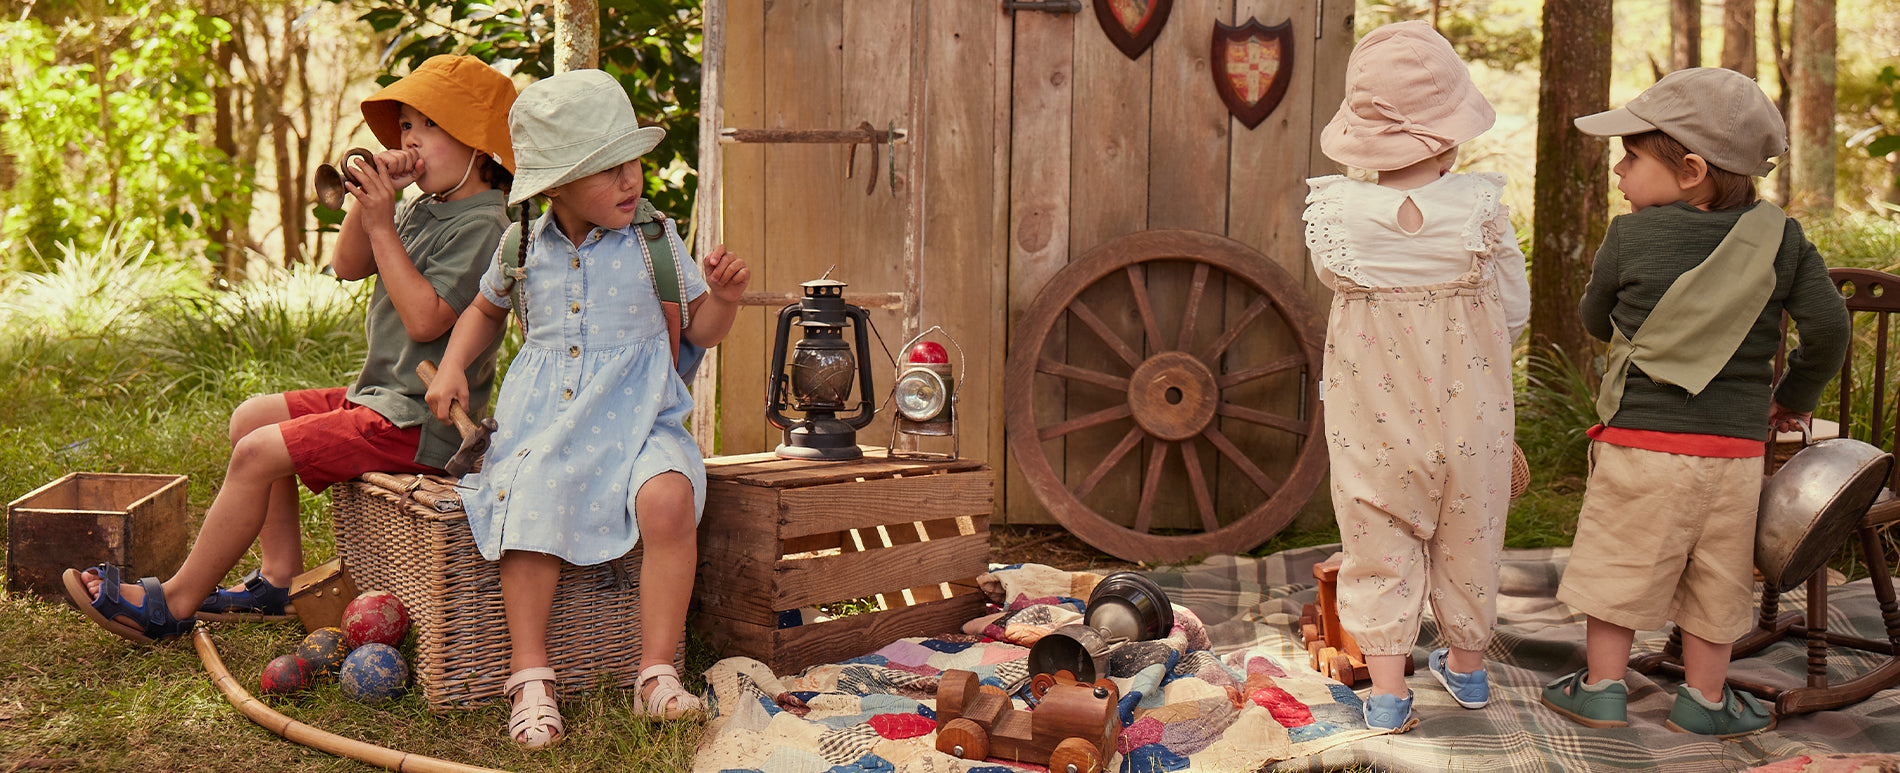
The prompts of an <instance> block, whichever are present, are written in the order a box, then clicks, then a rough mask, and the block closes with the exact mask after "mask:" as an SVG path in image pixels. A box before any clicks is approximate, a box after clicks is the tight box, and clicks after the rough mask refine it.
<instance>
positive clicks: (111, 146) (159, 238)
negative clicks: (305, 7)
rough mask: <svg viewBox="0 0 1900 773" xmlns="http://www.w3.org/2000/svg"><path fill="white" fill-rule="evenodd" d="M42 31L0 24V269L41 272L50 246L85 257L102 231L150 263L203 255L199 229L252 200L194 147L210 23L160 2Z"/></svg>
mask: <svg viewBox="0 0 1900 773" xmlns="http://www.w3.org/2000/svg"><path fill="white" fill-rule="evenodd" d="M110 7H111V11H110V13H112V14H114V15H111V16H105V15H100V16H75V17H73V18H71V19H69V20H67V21H64V22H61V23H60V25H59V27H57V28H54V27H49V26H48V25H47V24H46V23H43V22H41V21H39V20H37V19H34V18H22V19H17V20H5V21H0V149H3V151H4V152H5V153H6V154H7V155H8V156H11V160H12V162H13V164H14V165H15V171H17V172H18V175H19V176H18V179H17V180H14V181H12V182H11V184H10V185H8V186H7V187H6V188H5V189H4V190H0V255H7V256H9V257H7V258H5V259H4V260H5V261H6V262H5V263H0V269H4V268H27V269H43V268H45V263H44V262H43V261H39V260H36V258H38V257H39V256H41V255H43V254H44V253H45V252H46V251H47V250H48V249H49V248H50V247H51V246H52V245H54V244H57V243H62V242H63V243H69V244H74V245H78V246H81V247H85V248H91V247H93V246H97V245H99V244H100V243H101V240H102V239H104V238H109V237H107V236H106V234H107V233H108V229H111V230H112V232H115V233H118V234H122V235H127V236H136V237H138V238H141V239H145V240H149V241H152V242H155V243H156V244H157V246H158V252H159V253H160V254H161V255H176V254H186V253H188V252H190V251H191V249H190V248H192V247H195V246H201V245H202V244H203V239H202V238H200V237H199V235H198V231H199V230H201V229H202V228H203V227H205V223H207V222H208V221H211V220H213V219H217V218H223V217H227V216H230V215H232V214H235V213H238V212H240V211H241V208H243V207H246V206H248V205H249V202H250V176H249V174H248V173H247V172H246V171H245V170H242V169H239V168H238V167H237V165H236V164H234V163H232V161H231V160H230V159H228V158H226V157H224V156H223V154H221V153H219V152H218V151H217V150H215V149H213V148H212V147H211V146H210V145H209V143H207V142H205V141H203V136H202V133H201V131H200V130H201V129H208V128H209V120H208V116H209V115H210V114H211V113H212V110H213V105H212V98H211V89H212V86H213V84H215V83H217V82H219V80H220V79H222V78H225V77H228V76H226V75H224V74H222V73H220V72H219V71H218V70H217V68H216V67H214V66H212V57H211V56H210V53H211V51H212V49H213V47H214V46H215V45H216V44H217V43H218V42H220V41H223V40H226V39H228V38H229V36H230V34H231V29H230V25H229V24H227V23H226V22H224V21H223V20H221V19H216V18H213V17H210V16H204V15H200V14H198V13H196V12H195V11H192V10H190V9H188V8H183V7H171V4H170V3H168V2H167V0H140V1H138V2H128V3H116V4H113V5H112V6H110Z"/></svg>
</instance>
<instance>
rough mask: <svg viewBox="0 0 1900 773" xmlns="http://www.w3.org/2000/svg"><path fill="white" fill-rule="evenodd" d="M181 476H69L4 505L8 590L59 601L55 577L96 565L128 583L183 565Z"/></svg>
mask: <svg viewBox="0 0 1900 773" xmlns="http://www.w3.org/2000/svg"><path fill="white" fill-rule="evenodd" d="M185 493H186V482H185V476H183V475H134V474H125V473H111V472H75V473H71V474H69V475H67V476H65V477H63V478H60V479H59V480H56V481H53V482H52V483H48V484H46V485H44V486H41V487H40V488H38V489H37V490H35V491H33V492H32V493H30V494H27V495H26V496H23V497H20V498H19V499H15V500H13V502H12V503H11V504H9V505H7V590H8V591H11V592H14V593H34V594H38V595H40V596H44V597H48V598H61V599H63V598H65V597H66V591H65V589H64V587H63V586H62V585H61V583H60V575H61V574H63V573H64V572H65V571H66V570H67V569H84V568H86V567H89V566H95V565H97V564H112V565H115V566H117V567H119V568H120V569H121V570H122V571H123V572H124V573H125V577H126V579H127V580H128V581H129V582H138V578H140V577H159V578H165V577H170V576H171V574H172V573H173V572H175V571H178V566H179V565H180V564H183V563H184V562H185V549H186V543H185V507H186V502H185Z"/></svg>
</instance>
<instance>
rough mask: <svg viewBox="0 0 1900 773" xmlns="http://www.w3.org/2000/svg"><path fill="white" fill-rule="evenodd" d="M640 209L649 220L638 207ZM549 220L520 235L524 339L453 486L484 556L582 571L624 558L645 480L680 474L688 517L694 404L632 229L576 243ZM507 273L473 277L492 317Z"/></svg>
mask: <svg viewBox="0 0 1900 773" xmlns="http://www.w3.org/2000/svg"><path fill="white" fill-rule="evenodd" d="M641 210H642V212H643V213H649V212H651V211H652V210H651V208H649V207H647V206H645V202H642V207H641ZM637 220H641V219H640V218H637ZM662 222H664V224H665V228H666V236H667V239H668V240H669V241H670V242H671V243H672V245H673V254H674V255H676V256H679V260H678V261H677V262H678V263H679V269H680V274H681V275H682V276H683V277H684V278H685V281H686V293H685V295H684V296H683V297H685V298H688V299H691V298H698V297H699V296H700V295H701V294H703V293H705V292H706V280H705V277H704V275H702V274H701V273H700V271H699V266H698V265H697V264H695V263H694V262H693V261H692V260H690V259H688V257H687V256H688V253H687V252H686V246H685V245H684V244H682V243H681V241H680V238H679V235H678V233H677V232H676V231H675V230H674V228H673V223H672V221H670V220H664V221H662ZM552 223H553V215H552V213H550V214H548V215H544V216H542V217H541V218H540V219H539V220H537V221H536V222H534V223H533V224H531V225H530V226H529V228H530V232H531V234H532V238H531V240H530V242H529V244H530V246H529V248H528V254H527V258H526V260H525V262H524V267H525V269H526V272H525V276H524V278H522V279H521V280H520V281H521V282H522V288H521V289H522V290H523V291H524V293H522V294H520V295H517V297H523V298H525V300H524V302H523V304H522V305H524V306H526V307H527V310H526V314H527V328H528V335H527V340H526V342H525V343H524V344H523V346H522V347H521V351H520V353H518V354H516V355H515V359H514V362H513V363H512V364H510V365H509V366H508V374H507V378H506V380H505V381H504V382H503V383H502V388H501V397H500V398H499V399H498V400H497V401H496V404H495V420H496V421H497V422H498V423H499V424H500V428H499V429H497V430H496V432H495V434H494V436H493V437H492V438H491V440H490V445H489V448H488V455H487V458H486V459H485V461H484V462H483V469H482V471H481V472H479V473H475V474H471V475H469V476H468V477H467V478H465V479H464V481H463V485H465V486H472V487H474V488H475V489H476V491H475V492H474V493H473V494H471V495H469V496H467V497H466V499H467V501H466V502H465V509H466V510H467V511H468V524H469V528H470V529H471V530H472V531H473V532H474V536H475V544H476V546H477V547H478V548H479V549H480V550H481V553H482V557H483V558H487V559H489V560H491V561H493V560H499V559H500V558H501V554H502V552H503V551H507V550H530V551H534V552H538V553H549V554H552V555H556V556H560V557H561V558H562V559H563V560H566V561H567V562H569V563H572V564H577V565H583V566H585V565H589V564H597V563H600V562H603V561H607V560H611V559H614V558H619V557H620V556H621V555H624V554H625V553H626V552H627V551H628V550H631V549H633V545H634V543H635V542H636V541H638V540H639V538H640V525H639V521H638V520H637V519H636V517H635V514H634V497H635V495H636V494H638V493H639V491H640V487H641V486H642V485H644V484H645V483H646V481H647V480H648V479H650V478H652V477H653V476H655V475H659V474H661V473H664V472H668V471H673V472H679V473H681V474H684V475H685V476H686V478H687V479H688V480H689V481H691V482H692V485H693V516H694V519H695V521H697V519H698V518H699V517H700V515H701V514H702V513H703V512H704V510H705V506H706V465H705V462H704V461H703V460H702V459H701V458H700V451H699V446H698V444H697V443H695V442H694V440H693V437H692V435H690V434H688V433H687V431H686V429H685V426H684V424H685V421H686V416H687V415H688V414H690V413H692V410H693V398H692V395H691V394H690V393H688V392H687V391H686V384H685V383H684V382H683V381H681V380H680V377H679V375H678V374H676V373H675V372H674V369H673V360H672V352H671V351H670V349H669V348H668V344H667V335H666V323H665V320H664V319H663V318H662V316H661V311H660V300H659V298H658V296H656V295H655V294H654V291H653V279H652V276H651V271H650V269H649V268H648V265H647V261H646V259H645V258H644V256H643V254H642V252H641V249H640V247H641V245H640V222H636V223H634V224H633V225H629V226H627V227H626V228H624V229H620V230H607V229H602V228H596V229H594V230H593V232H592V233H590V234H588V236H587V238H586V239H585V240H584V243H582V244H581V245H579V246H575V245H574V244H573V243H572V242H570V241H569V240H568V238H567V236H566V235H565V234H563V233H562V232H561V229H560V228H558V227H554V226H553V225H552ZM507 271H508V269H505V268H502V267H501V266H500V265H499V264H496V265H491V266H490V268H489V270H488V273H487V275H485V276H484V277H483V278H482V297H484V298H487V299H488V300H489V301H490V302H492V303H494V304H495V305H497V306H500V307H502V308H511V306H512V303H511V300H512V299H511V298H510V296H509V295H508V294H507V289H506V288H507V287H508V286H509V281H508V279H507V277H506V275H505V272H507ZM517 313H520V312H519V311H517Z"/></svg>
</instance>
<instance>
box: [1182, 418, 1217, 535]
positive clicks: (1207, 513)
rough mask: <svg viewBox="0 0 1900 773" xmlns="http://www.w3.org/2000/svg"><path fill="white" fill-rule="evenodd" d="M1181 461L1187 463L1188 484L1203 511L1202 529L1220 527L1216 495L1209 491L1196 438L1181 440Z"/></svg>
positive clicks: (1195, 504)
mask: <svg viewBox="0 0 1900 773" xmlns="http://www.w3.org/2000/svg"><path fill="white" fill-rule="evenodd" d="M1181 462H1182V463H1183V464H1186V465H1187V474H1188V484H1189V486H1190V488H1192V490H1193V491H1194V506H1195V507H1196V508H1197V509H1199V510H1200V512H1201V531H1214V530H1216V529H1219V528H1220V519H1219V518H1218V517H1216V516H1215V514H1214V497H1213V496H1212V495H1210V494H1209V493H1208V491H1207V474H1206V473H1204V472H1202V471H1201V452H1199V451H1196V450H1194V439H1193V438H1188V439H1187V440H1183V441H1181Z"/></svg>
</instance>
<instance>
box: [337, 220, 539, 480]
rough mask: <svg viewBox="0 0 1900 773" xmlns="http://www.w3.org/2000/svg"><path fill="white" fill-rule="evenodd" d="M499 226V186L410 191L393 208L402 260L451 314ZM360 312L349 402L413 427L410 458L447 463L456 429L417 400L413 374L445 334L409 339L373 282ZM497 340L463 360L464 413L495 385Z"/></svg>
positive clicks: (473, 285) (478, 274) (475, 279)
mask: <svg viewBox="0 0 1900 773" xmlns="http://www.w3.org/2000/svg"><path fill="white" fill-rule="evenodd" d="M507 227H508V211H507V195H506V194H504V193H503V192H501V191H499V190H489V191H483V192H481V193H478V194H475V195H473V196H469V197H468V198H464V199H460V200H457V201H451V202H446V203H445V202H439V201H436V200H435V199H434V197H431V196H418V197H416V198H414V199H411V200H409V201H407V202H404V204H403V207H402V209H401V210H400V211H399V212H398V213H397V214H396V235H397V236H398V237H399V238H401V239H402V244H403V248H404V249H406V250H408V252H409V260H410V261H411V262H413V263H414V264H415V266H416V270H417V271H420V272H422V276H423V277H424V278H425V279H428V280H429V284H430V285H433V286H434V287H435V294H436V295H437V296H440V297H441V298H442V300H444V301H447V302H448V304H449V305H450V306H452V307H454V308H455V313H456V314H458V315H459V314H461V313H462V310H464V309H466V308H468V305H469V303H471V302H473V301H474V300H475V296H476V294H477V293H479V292H480V287H481V281H482V272H483V271H485V270H487V268H488V261H489V260H490V259H492V258H493V257H494V255H495V247H496V245H498V244H500V243H501V235H502V232H503V231H504V230H506V229H507ZM365 316H366V317H367V319H366V322H365V324H364V332H365V337H367V338H368V339H369V355H368V356H367V357H365V358H364V359H363V371H362V373H361V374H359V375H358V376H357V378H356V384H355V385H354V386H351V387H350V391H349V400H350V402H353V403H356V404H358V405H361V406H364V407H366V408H369V409H371V410H374V411H376V412H377V413H379V414H382V416H383V418H385V419H388V420H389V421H390V422H391V423H394V424H395V425H396V426H398V427H414V426H418V425H419V426H421V427H422V441H421V443H420V445H419V446H418V448H417V449H416V462H417V463H419V464H426V465H428V466H430V467H441V466H442V465H444V464H447V463H448V461H449V457H451V456H454V455H455V450H456V449H457V448H459V447H460V446H461V442H462V441H461V435H460V434H459V433H457V432H456V431H455V427H453V426H451V425H448V424H444V423H442V422H439V421H436V420H435V416H434V415H432V414H430V413H429V406H428V404H427V403H425V402H423V399H422V398H423V395H424V394H426V393H427V392H428V390H427V389H426V388H424V387H423V385H422V379H421V377H419V376H417V375H416V365H417V364H418V363H420V362H422V361H423V360H428V361H431V362H438V363H439V362H441V361H442V352H443V350H445V349H447V348H448V344H449V334H448V333H443V334H442V336H441V337H440V338H437V339H435V340H433V341H417V340H415V339H412V338H410V337H409V332H408V331H407V330H406V329H404V328H403V324H402V317H400V316H398V315H397V314H396V305H395V304H394V303H392V302H391V301H390V300H389V292H388V291H387V290H385V289H383V284H382V283H381V282H377V283H376V289H375V290H373V291H371V293H370V298H369V310H368V312H367V314H366V315H365ZM500 345H501V337H500V336H496V337H495V340H494V341H493V342H492V343H490V344H489V345H488V347H487V348H486V349H484V350H483V351H482V354H481V356H480V357H477V358H475V361H474V362H473V363H471V364H470V365H469V367H468V371H467V373H468V399H469V403H470V405H469V406H468V412H469V413H470V414H472V415H480V412H481V410H482V409H483V408H484V407H486V406H487V405H488V395H489V391H490V390H491V389H493V388H494V385H495V350H496V349H497V348H499V347H500Z"/></svg>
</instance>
